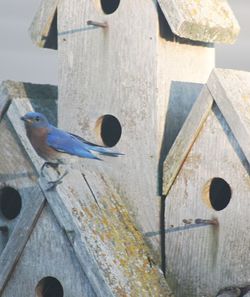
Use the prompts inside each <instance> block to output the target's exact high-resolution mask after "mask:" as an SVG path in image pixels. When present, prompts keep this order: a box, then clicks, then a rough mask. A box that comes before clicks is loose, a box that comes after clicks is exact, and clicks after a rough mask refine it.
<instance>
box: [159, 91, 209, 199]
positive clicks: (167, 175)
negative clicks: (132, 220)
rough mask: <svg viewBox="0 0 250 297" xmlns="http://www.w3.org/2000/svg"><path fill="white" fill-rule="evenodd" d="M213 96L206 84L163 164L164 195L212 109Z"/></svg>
mask: <svg viewBox="0 0 250 297" xmlns="http://www.w3.org/2000/svg"><path fill="white" fill-rule="evenodd" d="M212 103H213V98H212V96H211V95H210V93H209V91H208V89H207V87H206V86H204V88H203V89H202V92H201V94H200V95H199V98H198V99H197V101H196V102H195V103H194V105H193V108H192V109H191V111H190V113H189V115H188V117H187V119H186V121H185V123H184V125H183V127H182V129H181V130H180V132H179V134H178V136H177V138H176V140H175V142H174V144H173V145H172V147H171V149H170V151H169V154H168V156H167V158H166V160H165V161H164V165H163V195H167V193H168V191H169V189H170V188H171V186H172V184H173V181H174V180H175V178H176V176H177V174H178V172H179V170H180V168H181V166H182V164H183V162H184V160H185V157H186V156H187V154H188V152H189V150H190V148H191V146H192V144H193V143H194V141H195V139H196V137H197V135H198V133H199V131H200V129H201V127H202V124H203V122H204V121H205V120H206V117H207V115H208V113H209V111H210V109H211V106H212Z"/></svg>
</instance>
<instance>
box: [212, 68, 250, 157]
mask: <svg viewBox="0 0 250 297" xmlns="http://www.w3.org/2000/svg"><path fill="white" fill-rule="evenodd" d="M207 86H208V88H209V91H210V92H211V94H212V96H213V98H214V100H215V101H216V103H217V104H218V106H219V108H220V110H221V111H222V113H223V115H224V116H225V118H226V120H227V122H228V124H229V126H230V128H231V129H232V131H233V133H234V135H235V137H236V138H237V140H238V141H239V143H240V146H241V148H242V150H243V151H244V153H245V155H246V158H247V159H248V162H250V72H244V71H236V70H228V69H215V70H214V71H213V72H212V73H211V76H210V77H209V80H208V83H207Z"/></svg>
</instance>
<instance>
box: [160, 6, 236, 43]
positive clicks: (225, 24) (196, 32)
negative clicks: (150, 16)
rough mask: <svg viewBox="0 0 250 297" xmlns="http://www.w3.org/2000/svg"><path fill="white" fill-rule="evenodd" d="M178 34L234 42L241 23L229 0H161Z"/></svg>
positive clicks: (171, 26) (163, 9)
mask: <svg viewBox="0 0 250 297" xmlns="http://www.w3.org/2000/svg"><path fill="white" fill-rule="evenodd" d="M158 3H159V5H160V7H161V9H162V11H163V13H164V15H165V17H166V19H167V21H168V23H169V26H170V28H171V30H172V32H173V33H174V34H176V35H177V36H179V37H183V38H187V39H191V40H197V41H203V42H218V43H233V42H234V41H235V40H236V38H237V36H238V34H239V30H240V27H239V24H238V22H237V20H236V18H235V16H234V14H233V11H232V10H231V8H230V6H229V4H228V3H227V1H226V0H191V1H186V0H179V1H176V0H158Z"/></svg>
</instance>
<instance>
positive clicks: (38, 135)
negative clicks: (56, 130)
mask: <svg viewBox="0 0 250 297" xmlns="http://www.w3.org/2000/svg"><path fill="white" fill-rule="evenodd" d="M26 132H27V136H28V138H29V140H30V142H31V144H32V146H33V148H34V149H35V151H36V152H37V154H38V155H39V156H40V157H42V158H43V159H45V160H47V161H51V160H54V159H57V157H56V155H57V152H56V151H55V150H54V149H53V148H51V147H50V146H48V144H47V137H48V129H47V128H36V129H33V128H30V127H26Z"/></svg>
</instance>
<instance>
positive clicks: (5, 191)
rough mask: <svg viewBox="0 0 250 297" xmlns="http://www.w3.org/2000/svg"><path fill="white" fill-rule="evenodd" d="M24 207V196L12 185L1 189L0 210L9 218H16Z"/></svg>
mask: <svg viewBox="0 0 250 297" xmlns="http://www.w3.org/2000/svg"><path fill="white" fill-rule="evenodd" d="M21 208H22V198H21V196H20V194H19V193H18V191H17V190H15V189H14V188H12V187H3V188H2V189H0V212H1V214H2V215H3V216H4V217H5V218H6V219H8V220H13V219H15V218H16V217H17V216H18V215H19V213H20V211H21Z"/></svg>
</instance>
